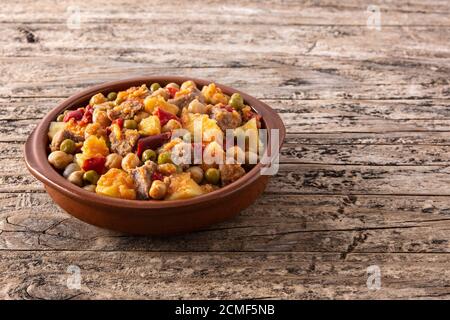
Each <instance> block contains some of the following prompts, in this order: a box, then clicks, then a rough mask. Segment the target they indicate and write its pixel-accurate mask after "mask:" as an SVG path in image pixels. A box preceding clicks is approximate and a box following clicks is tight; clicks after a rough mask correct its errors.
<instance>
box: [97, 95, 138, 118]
mask: <svg viewBox="0 0 450 320" xmlns="http://www.w3.org/2000/svg"><path fill="white" fill-rule="evenodd" d="M143 109H144V104H143V102H142V101H141V100H139V99H127V100H125V101H124V102H122V103H121V104H120V105H118V106H115V107H114V108H111V109H108V110H107V111H106V112H107V115H108V118H109V119H110V120H111V121H113V120H115V119H118V118H122V119H132V118H133V117H134V116H135V115H136V114H137V113H138V112H139V111H141V110H143Z"/></svg>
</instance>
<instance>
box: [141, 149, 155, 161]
mask: <svg viewBox="0 0 450 320" xmlns="http://www.w3.org/2000/svg"><path fill="white" fill-rule="evenodd" d="M148 160H151V161H155V160H156V152H155V151H153V150H152V149H147V150H145V151H144V152H142V162H145V161H148Z"/></svg>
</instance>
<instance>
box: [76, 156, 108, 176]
mask: <svg viewBox="0 0 450 320" xmlns="http://www.w3.org/2000/svg"><path fill="white" fill-rule="evenodd" d="M105 163H106V158H105V157H103V156H96V157H93V158H89V159H86V160H84V162H83V165H82V166H81V168H82V169H83V170H84V171H89V170H94V171H96V172H97V173H98V174H102V173H103V172H104V171H105Z"/></svg>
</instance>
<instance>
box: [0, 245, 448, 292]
mask: <svg viewBox="0 0 450 320" xmlns="http://www.w3.org/2000/svg"><path fill="white" fill-rule="evenodd" d="M2 259H3V263H2V264H0V272H1V273H2V274H3V277H1V279H0V286H1V288H2V290H1V291H0V297H1V298H2V299H5V298H9V299H11V298H14V299H111V298H126V299H131V298H134V299H180V298H184V299H192V298H196V299H200V298H204V299H205V298H209V299H248V298H282V299H319V298H322V299H339V298H340V299H348V298H356V297H357V298H359V299H383V298H435V299H445V298H448V297H449V296H450V293H449V291H448V286H449V280H448V279H449V275H450V274H449V271H448V255H443V254H425V255H424V254H407V255H404V254H384V255H381V254H349V255H348V257H347V259H346V260H342V259H340V257H339V255H336V254H319V253H297V254H295V253H277V254H272V253H227V254H223V253H206V254H205V253H186V254H180V253H177V254H166V253H140V252H139V253H136V252H114V253H111V252H102V253H99V252H95V253H89V252H59V251H56V252H36V251H24V252H2ZM371 265H377V266H378V267H379V268H380V273H381V288H380V290H369V289H368V287H367V277H368V275H367V268H368V267H369V266H371ZM69 266H76V267H78V268H79V270H80V276H81V288H80V289H78V290H77V289H69V288H68V287H67V280H68V278H69V277H70V276H71V275H73V273H69V272H68V271H67V268H68V267H69Z"/></svg>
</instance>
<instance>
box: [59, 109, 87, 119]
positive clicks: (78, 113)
mask: <svg viewBox="0 0 450 320" xmlns="http://www.w3.org/2000/svg"><path fill="white" fill-rule="evenodd" d="M83 115H84V111H83V110H82V109H81V108H80V109H77V110H73V111H69V112H67V114H66V115H65V116H64V119H63V121H64V122H68V121H69V120H70V119H75V120H76V121H79V120H81V118H83Z"/></svg>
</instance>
